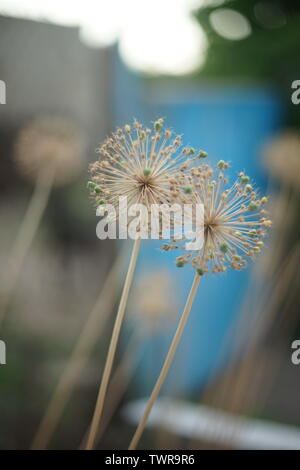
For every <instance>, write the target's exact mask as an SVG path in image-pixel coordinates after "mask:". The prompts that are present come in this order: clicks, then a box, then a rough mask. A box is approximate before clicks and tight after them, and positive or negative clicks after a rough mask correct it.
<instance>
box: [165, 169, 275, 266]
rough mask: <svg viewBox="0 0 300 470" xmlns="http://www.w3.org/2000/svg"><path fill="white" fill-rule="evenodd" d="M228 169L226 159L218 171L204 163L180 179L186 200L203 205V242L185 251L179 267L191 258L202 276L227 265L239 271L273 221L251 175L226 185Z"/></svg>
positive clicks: (253, 253)
mask: <svg viewBox="0 0 300 470" xmlns="http://www.w3.org/2000/svg"><path fill="white" fill-rule="evenodd" d="M227 168H228V164H227V163H226V162H223V161H221V162H219V163H218V165H217V169H216V170H215V171H214V170H213V169H212V168H211V167H210V166H209V165H201V166H199V167H198V168H192V169H191V170H190V171H189V173H187V174H186V175H185V176H184V178H183V179H182V178H180V180H179V181H180V186H181V191H182V193H184V197H185V202H187V203H188V202H189V203H193V204H195V203H198V204H203V205H204V243H203V246H202V248H201V250H195V251H189V252H188V251H186V250H184V253H183V255H182V256H180V257H178V258H176V265H177V266H178V267H183V266H184V265H185V264H186V263H188V262H190V261H191V263H192V265H193V267H194V268H195V269H196V270H197V272H198V273H199V274H200V275H203V274H204V273H206V272H208V271H209V270H210V271H211V272H225V271H226V270H227V268H228V267H231V268H233V269H237V270H240V269H242V268H243V267H244V266H245V265H246V263H247V259H249V258H250V259H251V258H253V257H254V256H255V254H257V253H259V252H260V250H261V247H262V246H263V242H262V238H263V237H264V236H265V235H266V228H268V227H270V226H271V224H272V222H271V220H269V219H268V218H267V217H266V214H267V211H266V209H265V204H266V202H267V198H266V197H262V198H260V197H259V196H258V194H257V193H256V191H255V190H253V188H252V186H251V192H249V177H248V176H247V175H245V174H244V173H240V174H239V178H238V179H237V181H236V182H235V183H234V184H233V185H232V186H231V187H228V188H227V187H226V186H227V179H226V177H225V175H224V170H226V169H227ZM191 177H192V179H191ZM187 181H189V184H190V185H191V187H192V188H193V189H192V191H191V193H189V194H187V192H186V190H185V188H186V182H187ZM262 206H264V207H262ZM176 243H177V245H178V240H177V241H176ZM164 246H165V247H166V246H167V245H164ZM170 246H172V245H170ZM164 249H165V250H166V248H164Z"/></svg>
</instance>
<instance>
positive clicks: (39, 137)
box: [15, 116, 84, 185]
mask: <svg viewBox="0 0 300 470" xmlns="http://www.w3.org/2000/svg"><path fill="white" fill-rule="evenodd" d="M83 154H84V143H83V139H82V135H81V132H79V130H78V128H77V126H76V125H74V124H73V123H72V122H71V121H70V120H68V119H65V118H61V117H57V116H43V117H41V118H36V119H34V120H33V121H31V122H30V123H28V124H27V125H25V126H24V127H23V129H21V131H20V133H19V135H18V137H17V140H16V145H15V159H16V162H17V165H18V168H19V169H20V171H21V172H22V174H23V175H25V177H26V178H28V179H30V180H31V181H36V179H37V177H38V175H39V173H40V172H41V171H43V170H44V169H47V168H48V167H49V168H53V170H54V172H55V176H54V184H56V185H61V184H64V183H67V182H68V181H70V180H71V179H72V178H73V177H75V176H76V174H77V173H78V172H79V170H80V169H81V168H82V165H83Z"/></svg>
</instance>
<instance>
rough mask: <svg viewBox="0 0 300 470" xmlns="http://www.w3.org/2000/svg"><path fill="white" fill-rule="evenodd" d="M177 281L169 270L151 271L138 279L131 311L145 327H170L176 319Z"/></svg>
mask: <svg viewBox="0 0 300 470" xmlns="http://www.w3.org/2000/svg"><path fill="white" fill-rule="evenodd" d="M177 301H178V299H177V295H176V282H175V280H174V278H173V277H172V275H171V273H170V272H169V271H167V270H163V269H161V270H160V271H157V272H156V271H155V272H154V271H150V272H149V273H146V274H144V275H143V276H142V277H141V278H140V279H138V280H137V282H136V286H135V288H134V290H133V295H132V302H131V308H130V311H131V312H132V316H134V320H135V321H137V322H139V323H140V324H141V326H142V327H143V328H144V327H145V326H146V328H150V329H155V328H158V329H160V328H162V327H164V326H165V327H166V328H167V327H169V326H170V320H173V321H175V320H176V315H174V314H176V313H177V310H176V307H177Z"/></svg>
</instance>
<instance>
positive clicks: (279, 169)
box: [263, 131, 300, 191]
mask: <svg viewBox="0 0 300 470" xmlns="http://www.w3.org/2000/svg"><path fill="white" fill-rule="evenodd" d="M263 154H264V157H265V165H266V167H267V168H268V170H269V171H270V173H271V174H272V175H274V176H275V178H277V179H279V180H280V181H282V182H283V183H285V184H290V185H292V186H293V187H294V188H295V189H296V190H297V191H299V184H300V134H299V132H296V131H286V132H283V133H282V134H280V135H279V136H277V137H275V138H274V139H273V140H271V141H270V142H268V143H267V144H266V145H265V148H264V149H263Z"/></svg>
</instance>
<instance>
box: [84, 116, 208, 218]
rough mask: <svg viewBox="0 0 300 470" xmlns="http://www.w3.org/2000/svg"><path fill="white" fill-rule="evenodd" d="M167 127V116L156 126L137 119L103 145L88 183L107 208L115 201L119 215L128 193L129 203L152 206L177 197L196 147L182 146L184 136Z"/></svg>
mask: <svg viewBox="0 0 300 470" xmlns="http://www.w3.org/2000/svg"><path fill="white" fill-rule="evenodd" d="M163 127H164V121H163V119H158V120H157V121H155V122H154V124H153V129H149V128H144V127H143V125H142V124H140V123H138V122H137V121H134V123H133V126H130V125H125V126H124V128H123V129H121V128H119V129H118V130H117V131H116V132H115V133H114V134H112V135H111V137H109V138H107V139H106V141H105V142H104V144H103V145H102V146H101V147H100V148H99V150H98V152H99V154H100V157H99V160H98V161H96V162H95V163H93V164H91V165H90V173H91V181H89V182H88V187H89V189H90V192H91V195H92V197H93V198H94V199H95V201H96V204H97V206H98V207H102V209H103V211H104V210H105V205H106V204H112V205H113V206H114V207H115V208H116V213H117V216H118V210H119V208H118V203H119V197H120V196H127V204H128V206H129V205H132V204H138V203H141V204H144V205H145V206H146V207H147V208H148V209H149V210H150V206H151V205H152V204H164V203H166V204H168V203H171V202H172V201H174V200H176V198H177V196H178V194H179V193H180V191H179V188H178V182H177V179H176V175H177V173H178V172H180V171H181V170H184V169H186V168H187V167H188V166H189V163H190V161H191V160H190V159H189V156H190V155H194V154H195V153H196V151H195V150H194V149H192V148H182V140H181V136H180V135H175V136H173V133H172V131H171V130H169V129H165V130H164V129H163ZM199 156H201V158H202V157H204V156H206V155H205V154H204V152H202V153H201V155H199ZM99 215H100V214H99Z"/></svg>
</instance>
